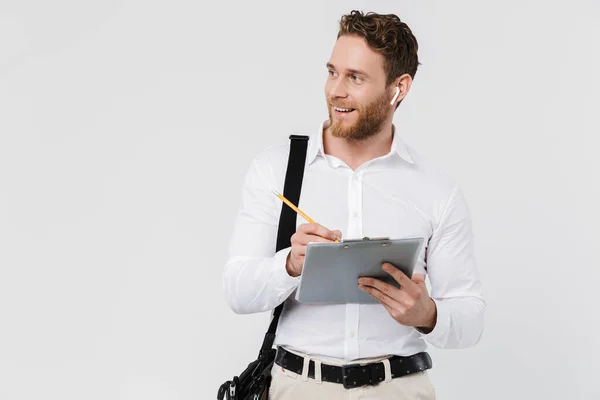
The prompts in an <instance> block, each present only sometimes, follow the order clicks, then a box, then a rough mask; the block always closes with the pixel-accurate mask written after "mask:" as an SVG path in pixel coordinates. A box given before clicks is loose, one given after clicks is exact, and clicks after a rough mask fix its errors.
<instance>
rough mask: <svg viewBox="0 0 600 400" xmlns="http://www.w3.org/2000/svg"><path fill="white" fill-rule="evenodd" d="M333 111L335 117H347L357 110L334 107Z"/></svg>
mask: <svg viewBox="0 0 600 400" xmlns="http://www.w3.org/2000/svg"><path fill="white" fill-rule="evenodd" d="M332 108H333V111H334V113H335V115H347V114H350V113H352V112H353V111H354V110H355V108H342V107H336V106H332Z"/></svg>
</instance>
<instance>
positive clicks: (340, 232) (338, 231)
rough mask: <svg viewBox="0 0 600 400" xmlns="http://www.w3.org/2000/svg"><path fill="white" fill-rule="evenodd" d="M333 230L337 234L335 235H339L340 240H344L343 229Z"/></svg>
mask: <svg viewBox="0 0 600 400" xmlns="http://www.w3.org/2000/svg"><path fill="white" fill-rule="evenodd" d="M332 232H333V233H334V234H335V236H337V239H338V240H342V231H340V230H337V229H336V230H335V231H332Z"/></svg>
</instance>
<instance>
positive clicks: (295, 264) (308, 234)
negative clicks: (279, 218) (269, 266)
mask: <svg viewBox="0 0 600 400" xmlns="http://www.w3.org/2000/svg"><path fill="white" fill-rule="evenodd" d="M273 194H275V195H276V196H277V197H279V198H280V199H281V200H282V201H283V202H284V203H285V204H287V205H288V206H289V207H290V208H291V209H293V210H294V211H295V212H297V213H298V214H300V215H301V216H302V218H304V219H305V220H306V221H308V223H307V224H302V225H300V226H298V229H297V230H296V233H294V234H293V235H292V238H291V242H292V249H291V251H290V254H289V255H288V258H287V262H286V270H287V272H288V274H289V275H290V276H293V277H297V276H300V274H301V273H302V267H303V266H304V257H305V255H306V246H308V244H309V243H311V242H339V241H340V240H341V238H342V232H341V231H339V230H335V231H332V230H329V229H327V228H325V227H324V226H322V225H319V224H318V223H316V222H315V221H314V220H313V219H312V218H310V217H309V216H308V215H306V214H305V213H304V212H303V211H302V210H300V209H299V208H298V207H296V206H295V205H294V204H293V203H292V202H290V201H289V200H288V199H286V198H285V197H284V196H283V195H282V194H281V193H279V192H277V191H276V190H273Z"/></svg>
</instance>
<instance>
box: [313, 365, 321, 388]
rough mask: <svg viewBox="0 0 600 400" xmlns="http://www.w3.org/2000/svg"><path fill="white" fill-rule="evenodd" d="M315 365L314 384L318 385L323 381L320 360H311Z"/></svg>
mask: <svg viewBox="0 0 600 400" xmlns="http://www.w3.org/2000/svg"><path fill="white" fill-rule="evenodd" d="M313 362H314V363H315V382H316V383H318V384H321V383H323V379H322V378H321V360H313Z"/></svg>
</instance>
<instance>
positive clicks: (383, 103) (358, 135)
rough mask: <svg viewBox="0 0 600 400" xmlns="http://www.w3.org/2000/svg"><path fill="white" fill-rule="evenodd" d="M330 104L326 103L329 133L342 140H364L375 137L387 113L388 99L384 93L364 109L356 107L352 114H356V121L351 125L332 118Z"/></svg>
mask: <svg viewBox="0 0 600 400" xmlns="http://www.w3.org/2000/svg"><path fill="white" fill-rule="evenodd" d="M331 103H332V102H328V112H329V121H331V125H330V126H329V132H330V133H331V135H332V136H334V137H337V138H343V139H353V140H358V141H360V140H365V139H368V138H370V137H372V136H375V135H376V134H377V133H378V132H379V130H380V128H381V125H382V124H383V122H384V121H385V119H386V118H387V115H388V112H389V108H388V106H389V99H388V96H387V93H386V92H383V93H382V95H381V96H379V97H378V98H377V99H375V100H373V102H371V103H370V104H367V105H366V106H364V107H358V108H356V109H355V110H354V111H352V112H354V113H357V114H358V119H357V120H356V121H355V122H354V123H353V124H352V125H344V124H343V121H340V119H338V118H334V117H333V106H332V105H331Z"/></svg>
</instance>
